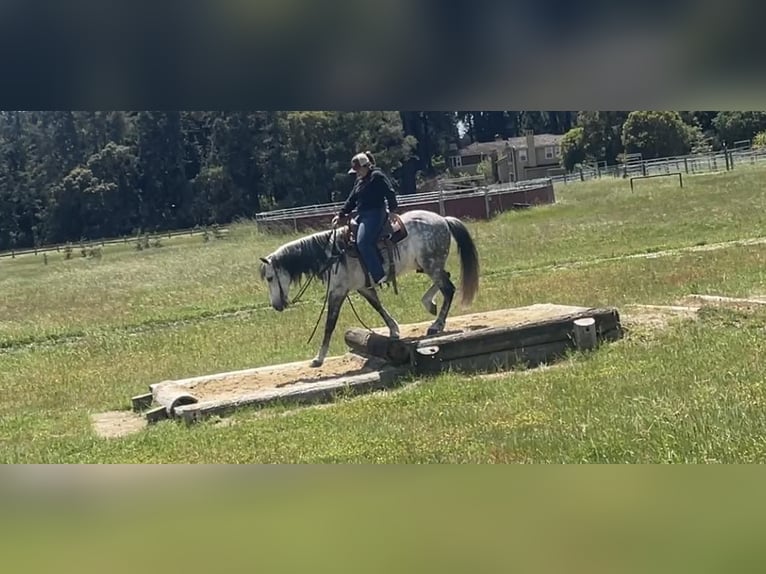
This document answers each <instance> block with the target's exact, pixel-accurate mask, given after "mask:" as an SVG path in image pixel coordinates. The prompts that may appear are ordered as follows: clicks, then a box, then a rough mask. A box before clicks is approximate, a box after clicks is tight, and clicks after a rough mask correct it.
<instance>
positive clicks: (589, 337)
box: [572, 317, 598, 351]
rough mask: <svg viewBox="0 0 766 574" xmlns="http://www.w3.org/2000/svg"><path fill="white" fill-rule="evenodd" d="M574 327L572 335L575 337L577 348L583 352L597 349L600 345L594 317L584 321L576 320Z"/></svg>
mask: <svg viewBox="0 0 766 574" xmlns="http://www.w3.org/2000/svg"><path fill="white" fill-rule="evenodd" d="M573 325H574V329H573V332H572V334H573V335H574V343H575V347H577V348H578V349H580V350H582V351H587V350H590V349H595V348H596V344H597V343H598V337H597V336H596V320H595V319H594V318H593V317H584V318H582V319H575V321H574V323H573Z"/></svg>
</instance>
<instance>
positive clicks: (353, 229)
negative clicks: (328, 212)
mask: <svg viewBox="0 0 766 574" xmlns="http://www.w3.org/2000/svg"><path fill="white" fill-rule="evenodd" d="M358 229H359V223H358V222H357V220H356V218H352V219H351V220H350V221H349V223H348V225H346V226H344V227H343V228H342V229H341V230H340V234H341V240H342V241H343V244H344V245H345V253H346V255H348V256H349V257H353V258H355V259H359V262H360V263H361V264H362V267H363V268H364V262H363V260H362V259H361V258H360V256H359V249H358V248H357V244H356V233H357V230H358ZM405 237H407V228H406V227H405V225H404V222H403V221H402V219H401V217H399V216H398V215H397V214H395V213H389V214H388V217H387V218H386V221H385V222H383V226H382V227H381V229H380V233H379V234H378V239H377V241H376V243H375V247H376V248H377V250H378V254H379V255H380V253H381V251H382V250H383V249H385V250H386V253H387V255H388V275H387V276H386V281H389V282H391V283H392V285H393V287H394V293H396V294H398V293H399V291H398V290H397V287H396V269H395V267H394V254H395V253H396V254H397V255H398V244H399V242H400V241H402V240H403V239H404V238H405ZM365 275H366V286H367V287H370V286H371V285H372V283H371V282H370V274H369V273H368V272H367V270H366V269H365Z"/></svg>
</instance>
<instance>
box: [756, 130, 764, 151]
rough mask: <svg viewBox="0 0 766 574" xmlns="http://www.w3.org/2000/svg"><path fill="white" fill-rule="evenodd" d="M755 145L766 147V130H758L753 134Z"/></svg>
mask: <svg viewBox="0 0 766 574" xmlns="http://www.w3.org/2000/svg"><path fill="white" fill-rule="evenodd" d="M753 147H754V148H757V149H761V148H765V147H766V132H758V133H757V134H755V135H754V136H753Z"/></svg>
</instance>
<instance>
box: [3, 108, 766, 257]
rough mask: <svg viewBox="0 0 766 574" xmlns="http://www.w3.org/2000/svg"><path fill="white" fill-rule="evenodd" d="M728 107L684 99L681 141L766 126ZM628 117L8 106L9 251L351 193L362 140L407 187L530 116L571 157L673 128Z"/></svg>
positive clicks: (611, 153) (744, 133)
mask: <svg viewBox="0 0 766 574" xmlns="http://www.w3.org/2000/svg"><path fill="white" fill-rule="evenodd" d="M663 113H664V112H663ZM668 113H671V114H675V112H668ZM726 114H729V113H728V112H721V113H718V112H682V113H681V114H680V115H679V117H680V118H681V122H682V123H683V125H684V126H688V130H690V131H689V132H688V133H686V132H684V134H686V135H683V134H682V137H681V139H682V141H683V142H684V143H683V146H686V145H687V144H688V142H689V141H691V139H694V138H695V137H696V138H698V139H699V140H700V141H703V140H704V139H705V138H708V139H709V138H710V137H713V143H712V145H720V142H723V141H734V140H735V139H736V138H746V137H752V136H753V134H754V133H756V132H757V131H762V129H763V128H764V127H766V122H764V126H761V125H760V123H759V122H761V120H762V119H763V118H761V116H757V114H759V112H754V113H752V114H755V116H753V117H749V116H748V117H745V116H741V117H740V116H737V115H736V114H729V115H726ZM752 114H751V115H752ZM628 116H629V113H627V112H576V111H571V112H570V111H553V112H545V111H440V112H433V111H428V112H424V111H355V112H328V111H255V112H224V111H188V112H187V111H95V112H84V111H0V250H7V249H10V248H26V247H32V246H34V245H40V244H45V243H63V242H68V241H72V242H76V241H79V240H82V239H99V238H103V237H115V236H123V235H131V234H137V233H142V232H147V231H148V232H151V231H162V230H168V229H178V228H186V227H192V226H195V225H209V224H212V223H227V222H230V221H232V220H235V219H236V218H249V217H252V216H253V215H254V214H255V213H257V212H259V211H265V210H269V209H274V208H279V207H293V206H298V205H306V204H312V203H325V202H332V201H339V200H342V199H343V198H344V197H345V196H346V194H347V193H348V191H349V190H350V189H351V186H352V183H353V182H352V178H353V176H350V175H348V174H347V171H348V165H349V160H350V158H351V156H352V155H353V154H354V153H355V152H357V151H360V150H370V151H373V153H374V154H375V157H376V160H377V163H378V164H380V165H381V166H382V167H383V168H384V169H386V170H387V171H388V172H389V173H391V174H392V176H393V180H394V183H395V185H396V186H397V188H398V190H397V191H398V192H399V193H403V194H406V193H413V192H415V190H416V187H417V184H418V182H419V181H420V180H422V179H423V178H427V177H433V176H435V175H439V174H440V173H442V172H443V171H444V170H445V169H446V162H445V158H446V157H447V156H448V154H449V152H450V148H451V146H454V145H455V144H459V145H464V144H467V143H470V142H473V141H490V140H492V139H494V138H495V137H497V136H500V137H503V138H508V137H514V136H518V135H522V134H523V133H524V132H525V131H526V130H529V129H531V130H533V131H534V132H535V133H558V134H566V145H565V146H564V147H565V151H566V153H565V158H564V159H565V161H566V162H570V163H571V162H575V163H576V162H577V161H587V160H589V159H596V160H607V161H609V160H613V159H614V158H615V157H617V155H618V154H619V153H621V152H622V151H624V149H625V148H626V145H627V147H628V148H630V147H635V146H636V145H643V146H644V148H642V149H644V152H645V153H648V154H651V153H655V152H656V153H659V152H660V151H663V152H664V151H665V150H664V149H662V145H665V144H664V143H663V142H667V141H674V140H672V138H671V139H668V137H667V133H666V132H660V133H659V135H655V136H652V137H654V140H652V141H654V142H655V143H651V142H650V144H647V141H649V139H651V138H649V136H647V135H640V134H644V133H645V132H646V126H644V127H640V126H639V127H640V129H639V128H637V130H636V133H638V134H639V135H640V137H638V140H640V141H638V140H636V141H633V140H630V139H628V140H625V138H624V137H623V136H624V133H623V132H624V129H625V126H626V125H628V126H629V125H630V122H629V121H628V119H629V117H628ZM756 116H757V117H756ZM664 121H665V120H663V121H662V122H659V124H658V125H660V126H664V123H663V122H664ZM634 123H635V122H634ZM650 123H651V122H650ZM671 123H673V122H671ZM756 124H757V125H758V126H759V129H758V130H755V131H753V129H754V127H755V126H756ZM637 125H638V124H637ZM650 127H651V126H650ZM657 129H660V128H657ZM663 129H664V128H663ZM668 129H671V130H672V129H673V128H672V127H671V128H668ZM684 129H687V128H684ZM642 130H643V131H642ZM650 131H651V130H650ZM655 131H657V130H655ZM751 132H752V133H751ZM711 134H712V136H711ZM687 136H688V137H687ZM684 138H686V139H684ZM690 138H691V139H690ZM716 138H718V139H716ZM655 140H656V141H655ZM705 141H707V140H705ZM647 145H651V146H654V148H652V149H649V148H646V146H647ZM673 145H675V144H673ZM679 145H680V144H679ZM652 150H653V151H652ZM572 165H574V164H572Z"/></svg>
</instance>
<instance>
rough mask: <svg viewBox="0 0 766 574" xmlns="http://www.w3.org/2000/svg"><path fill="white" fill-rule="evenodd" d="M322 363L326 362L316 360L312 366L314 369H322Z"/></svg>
mask: <svg viewBox="0 0 766 574" xmlns="http://www.w3.org/2000/svg"><path fill="white" fill-rule="evenodd" d="M322 363H324V361H322V360H320V359H314V360H312V361H311V366H312V367H314V368H317V367H321V366H322Z"/></svg>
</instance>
